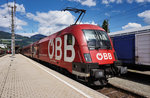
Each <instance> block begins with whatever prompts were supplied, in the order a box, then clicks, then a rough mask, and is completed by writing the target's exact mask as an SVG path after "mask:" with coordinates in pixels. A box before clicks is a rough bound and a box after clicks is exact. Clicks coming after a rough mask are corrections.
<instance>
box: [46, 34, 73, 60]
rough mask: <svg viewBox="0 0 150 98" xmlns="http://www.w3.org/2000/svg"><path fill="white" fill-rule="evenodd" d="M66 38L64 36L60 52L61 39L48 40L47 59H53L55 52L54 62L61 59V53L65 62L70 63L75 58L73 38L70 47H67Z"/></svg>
mask: <svg viewBox="0 0 150 98" xmlns="http://www.w3.org/2000/svg"><path fill="white" fill-rule="evenodd" d="M67 36H68V35H64V50H62V45H63V43H62V39H61V37H57V38H55V41H54V39H51V40H49V43H48V55H49V58H50V59H52V58H53V57H54V51H55V59H56V60H61V59H62V54H63V53H62V52H64V61H66V62H72V61H73V60H74V58H75V49H74V45H75V38H74V36H72V45H67ZM67 51H71V56H68V54H67V53H68V52H67Z"/></svg>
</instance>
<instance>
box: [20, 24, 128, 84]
mask: <svg viewBox="0 0 150 98" xmlns="http://www.w3.org/2000/svg"><path fill="white" fill-rule="evenodd" d="M22 53H23V54H24V55H26V56H29V57H31V58H34V59H38V60H41V61H44V62H47V63H50V64H52V65H54V66H59V67H61V68H62V69H65V70H67V71H68V72H70V73H72V74H74V75H75V76H76V77H77V78H78V79H80V80H81V79H82V80H83V81H85V82H88V83H90V84H92V85H106V84H107V82H108V78H110V77H114V76H118V75H120V74H124V73H126V72H127V68H126V67H122V66H121V65H120V62H119V61H118V60H117V56H116V53H115V50H114V47H113V44H112V41H111V39H110V37H109V36H108V35H107V33H106V32H105V31H104V29H102V28H101V27H99V26H96V25H90V24H81V25H71V26H69V27H67V28H65V29H64V30H61V31H59V32H57V33H54V34H52V35H50V36H48V37H45V38H43V39H41V40H39V41H37V42H35V43H33V44H31V45H29V46H26V47H24V48H23V49H22Z"/></svg>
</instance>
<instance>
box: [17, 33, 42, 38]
mask: <svg viewBox="0 0 150 98" xmlns="http://www.w3.org/2000/svg"><path fill="white" fill-rule="evenodd" d="M16 34H18V35H21V36H27V37H31V36H33V35H36V34H39V33H38V32H35V33H16Z"/></svg>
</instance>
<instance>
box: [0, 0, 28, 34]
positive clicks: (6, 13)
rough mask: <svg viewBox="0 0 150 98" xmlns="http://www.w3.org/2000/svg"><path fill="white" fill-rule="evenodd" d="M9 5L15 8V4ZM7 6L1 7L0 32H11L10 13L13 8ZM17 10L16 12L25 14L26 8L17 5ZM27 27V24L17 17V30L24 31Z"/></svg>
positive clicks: (10, 3)
mask: <svg viewBox="0 0 150 98" xmlns="http://www.w3.org/2000/svg"><path fill="white" fill-rule="evenodd" d="M8 5H10V6H13V5H14V3H13V2H9V3H8ZM8 5H7V4H3V5H0V22H1V23H0V30H2V31H7V32H10V26H11V15H10V11H11V8H10V7H8ZM16 6H17V8H16V11H17V12H19V13H25V8H24V6H23V5H22V4H21V5H19V4H16ZM25 25H27V22H25V21H23V20H20V19H19V18H17V17H15V30H22V26H25Z"/></svg>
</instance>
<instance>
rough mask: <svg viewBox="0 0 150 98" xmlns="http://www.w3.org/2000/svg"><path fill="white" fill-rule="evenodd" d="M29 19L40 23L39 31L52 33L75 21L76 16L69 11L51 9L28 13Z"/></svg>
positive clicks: (46, 33)
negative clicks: (45, 11)
mask: <svg viewBox="0 0 150 98" xmlns="http://www.w3.org/2000/svg"><path fill="white" fill-rule="evenodd" d="M26 16H27V17H28V18H29V19H33V20H34V21H36V22H38V23H39V29H38V32H39V33H40V34H44V35H50V34H52V33H55V32H57V31H59V30H62V29H64V28H65V27H67V26H69V25H71V24H73V23H74V20H75V17H74V16H73V15H72V14H71V13H70V12H68V11H66V12H62V11H49V12H48V13H44V12H41V13H40V12H37V13H36V15H34V14H32V13H27V15H26Z"/></svg>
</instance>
